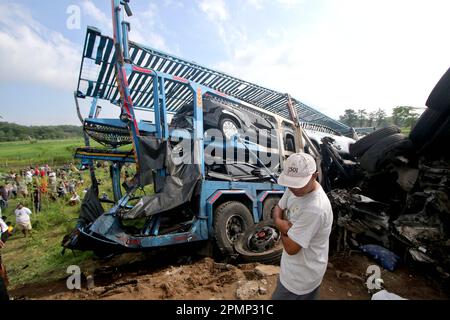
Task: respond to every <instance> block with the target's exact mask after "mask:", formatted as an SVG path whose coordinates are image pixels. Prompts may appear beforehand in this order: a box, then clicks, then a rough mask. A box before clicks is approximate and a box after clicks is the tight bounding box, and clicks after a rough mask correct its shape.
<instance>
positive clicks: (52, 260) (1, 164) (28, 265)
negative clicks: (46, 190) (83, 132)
mask: <svg viewBox="0 0 450 320" xmlns="http://www.w3.org/2000/svg"><path fill="white" fill-rule="evenodd" d="M82 145H84V143H83V140H82V139H70V140H51V141H40V142H38V143H34V144H31V143H30V142H11V143H10V142H7V143H0V172H1V171H3V172H8V171H10V170H18V169H23V168H25V167H26V166H29V165H33V166H35V165H38V166H42V165H44V164H46V163H48V164H49V165H50V166H52V167H56V166H58V165H62V164H65V163H68V162H72V161H74V160H73V152H74V150H75V148H77V147H80V146H82ZM74 162H76V161H74ZM131 171H134V167H133V166H132V168H131ZM80 173H81V175H82V178H83V180H84V184H83V185H82V186H80V187H79V188H78V189H77V193H78V194H79V195H80V197H81V198H82V197H83V195H82V191H83V189H85V188H87V187H89V186H90V177H89V172H88V171H81V172H80ZM96 176H97V178H98V179H99V180H101V185H100V187H99V189H100V194H103V193H106V194H107V195H108V197H109V198H110V199H113V196H112V186H111V180H110V178H109V169H108V168H103V167H102V168H98V169H96ZM2 182H3V179H2V180H1V181H0V183H2ZM145 189H146V192H147V193H151V192H152V190H153V188H152V187H151V186H147V187H146V188H145ZM29 191H31V190H29ZM69 197H70V196H68V197H67V198H65V199H58V200H56V201H52V200H50V199H49V197H48V196H43V197H42V212H41V213H38V214H36V213H33V214H32V216H31V223H32V226H33V232H32V236H31V237H29V238H25V237H24V236H23V234H22V233H20V232H15V233H14V234H13V236H12V237H11V238H10V239H8V241H7V242H6V247H5V248H4V249H2V252H1V253H2V257H3V261H4V263H5V265H6V267H7V269H8V274H9V278H10V287H9V289H11V290H12V289H14V288H17V287H20V286H22V285H24V284H29V283H35V282H38V283H42V282H48V281H51V280H56V279H61V278H64V277H67V273H66V270H67V267H68V266H70V265H78V266H80V267H81V268H88V266H92V265H93V264H94V265H95V264H96V263H101V262H96V260H95V259H94V258H93V254H92V253H91V252H80V251H75V252H72V251H66V254H65V255H61V251H62V246H61V243H62V239H63V237H64V236H65V235H66V234H69V233H70V232H71V231H72V230H73V229H74V227H75V225H76V220H77V218H78V215H79V210H80V206H79V205H78V206H70V205H69V204H68V198H69ZM18 201H20V202H22V203H23V204H24V205H25V206H27V207H28V208H30V209H31V210H32V208H33V205H32V202H31V197H30V196H29V197H27V198H23V197H19V198H17V199H10V200H9V206H8V208H6V209H5V210H4V211H3V212H2V215H4V216H6V217H8V221H10V222H12V224H13V225H15V216H14V209H15V207H16V204H17V202H18ZM103 206H104V209H105V210H108V209H110V208H111V205H105V204H104V205H103ZM83 270H84V269H83Z"/></svg>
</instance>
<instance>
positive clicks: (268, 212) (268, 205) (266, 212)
mask: <svg viewBox="0 0 450 320" xmlns="http://www.w3.org/2000/svg"><path fill="white" fill-rule="evenodd" d="M278 201H280V198H279V197H268V198H267V199H266V200H265V201H264V204H263V220H264V221H266V220H270V219H272V210H273V208H275V206H276V205H277V204H278Z"/></svg>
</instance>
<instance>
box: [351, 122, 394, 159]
mask: <svg viewBox="0 0 450 320" xmlns="http://www.w3.org/2000/svg"><path fill="white" fill-rule="evenodd" d="M396 133H400V129H399V128H398V127H397V126H389V127H386V128H381V129H378V130H377V131H374V132H372V133H369V134H368V135H367V136H365V137H362V138H361V139H359V140H358V141H356V142H355V143H353V144H351V145H350V147H349V151H350V155H352V156H353V157H358V158H359V157H361V156H362V155H363V154H364V152H366V151H367V150H369V148H370V147H372V146H373V145H374V144H375V143H377V142H378V141H380V140H381V139H383V138H386V137H389V136H391V135H393V134H396Z"/></svg>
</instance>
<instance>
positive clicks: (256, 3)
mask: <svg viewBox="0 0 450 320" xmlns="http://www.w3.org/2000/svg"><path fill="white" fill-rule="evenodd" d="M247 2H248V3H249V4H250V5H251V6H253V7H254V8H255V9H258V10H259V9H262V8H263V7H264V2H265V0H247Z"/></svg>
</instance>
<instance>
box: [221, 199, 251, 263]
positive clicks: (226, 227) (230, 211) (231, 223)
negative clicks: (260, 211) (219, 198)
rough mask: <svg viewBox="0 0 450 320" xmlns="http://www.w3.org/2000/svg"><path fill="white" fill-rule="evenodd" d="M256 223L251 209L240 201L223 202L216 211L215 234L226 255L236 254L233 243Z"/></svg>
mask: <svg viewBox="0 0 450 320" xmlns="http://www.w3.org/2000/svg"><path fill="white" fill-rule="evenodd" d="M253 224H254V221H253V216H252V214H251V213H250V210H249V209H248V208H247V207H246V206H245V205H244V204H242V203H240V202H238V201H228V202H225V203H222V204H221V205H220V206H218V207H217V209H216V210H215V212H214V236H215V239H216V243H217V246H218V247H219V249H220V251H221V252H222V253H223V254H225V255H231V254H234V253H235V252H234V248H233V243H234V242H235V241H236V239H237V238H238V237H239V236H240V235H241V234H242V233H243V232H244V231H245V230H247V229H248V228H249V227H250V226H252V225H253Z"/></svg>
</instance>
